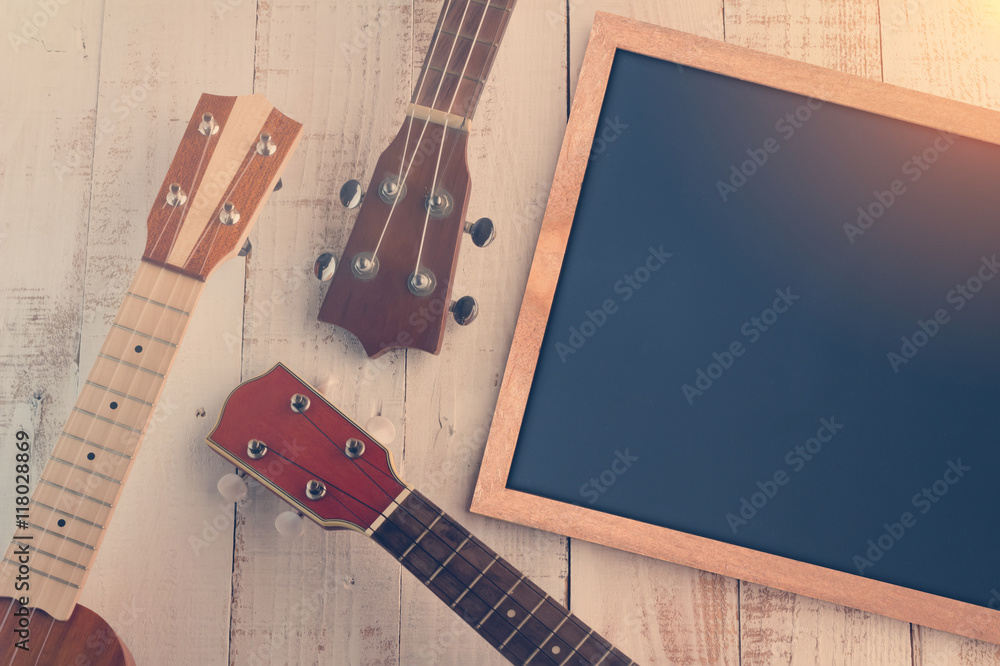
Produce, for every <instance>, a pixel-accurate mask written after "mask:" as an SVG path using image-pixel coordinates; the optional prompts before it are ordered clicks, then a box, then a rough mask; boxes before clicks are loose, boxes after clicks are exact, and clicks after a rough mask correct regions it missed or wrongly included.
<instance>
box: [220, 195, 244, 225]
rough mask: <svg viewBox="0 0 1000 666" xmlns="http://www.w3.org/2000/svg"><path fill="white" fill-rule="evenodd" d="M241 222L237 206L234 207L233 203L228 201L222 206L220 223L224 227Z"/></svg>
mask: <svg viewBox="0 0 1000 666" xmlns="http://www.w3.org/2000/svg"><path fill="white" fill-rule="evenodd" d="M239 221H240V213H239V211H237V210H236V206H234V205H233V202H232V201H227V202H226V203H224V204H222V210H221V211H219V222H222V223H223V224H224V225H226V226H227V227H228V226H232V225H234V224H236V223H237V222H239Z"/></svg>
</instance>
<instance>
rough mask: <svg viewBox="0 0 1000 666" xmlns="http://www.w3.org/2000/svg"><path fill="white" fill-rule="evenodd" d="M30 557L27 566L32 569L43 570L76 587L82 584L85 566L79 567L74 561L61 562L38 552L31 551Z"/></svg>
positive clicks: (85, 573)
mask: <svg viewBox="0 0 1000 666" xmlns="http://www.w3.org/2000/svg"><path fill="white" fill-rule="evenodd" d="M29 550H30V548H29ZM30 558H31V559H30V562H29V563H28V566H30V567H31V568H32V569H33V570H38V571H41V572H44V573H45V574H47V575H48V576H49V577H51V578H55V579H57V580H61V581H64V582H66V583H69V584H71V585H75V586H77V587H80V586H81V585H83V581H84V579H86V578H87V567H81V566H80V565H78V564H77V563H76V562H70V563H67V562H62V561H60V560H59V559H56V558H55V557H48V556H46V555H42V554H39V553H31V555H30Z"/></svg>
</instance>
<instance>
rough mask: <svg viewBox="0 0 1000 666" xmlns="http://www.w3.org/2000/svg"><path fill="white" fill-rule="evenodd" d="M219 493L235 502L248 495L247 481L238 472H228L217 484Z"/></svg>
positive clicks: (229, 500) (230, 501) (232, 502)
mask: <svg viewBox="0 0 1000 666" xmlns="http://www.w3.org/2000/svg"><path fill="white" fill-rule="evenodd" d="M216 487H217V488H218V489H219V494H220V495H222V496H223V497H224V498H226V501H227V502H229V503H231V504H234V503H236V502H239V501H240V500H241V499H243V498H244V497H246V496H247V492H248V490H247V482H246V481H244V480H243V479H242V478H241V477H240V476H239V475H237V474H232V473H229V474H226V475H224V476H223V477H222V478H221V479H219V483H218V485H217V486H216Z"/></svg>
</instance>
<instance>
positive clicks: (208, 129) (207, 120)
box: [198, 113, 219, 136]
mask: <svg viewBox="0 0 1000 666" xmlns="http://www.w3.org/2000/svg"><path fill="white" fill-rule="evenodd" d="M198 131H199V132H201V133H202V134H204V135H205V136H212V135H213V134H218V133H219V124H218V123H217V122H215V116H213V115H212V114H211V113H206V114H204V115H203V116H202V117H201V123H200V124H199V125H198Z"/></svg>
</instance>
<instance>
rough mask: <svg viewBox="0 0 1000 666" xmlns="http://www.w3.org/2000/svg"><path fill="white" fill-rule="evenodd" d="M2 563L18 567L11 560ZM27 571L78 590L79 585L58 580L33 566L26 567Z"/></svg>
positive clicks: (4, 559) (62, 579)
mask: <svg viewBox="0 0 1000 666" xmlns="http://www.w3.org/2000/svg"><path fill="white" fill-rule="evenodd" d="M3 561H4V562H6V563H7V564H12V565H14V566H19V565H18V563H17V562H15V561H13V560H9V559H7V558H6V557H5V558H3ZM28 570H29V571H31V572H32V573H36V574H38V575H39V576H44V577H46V578H51V579H52V580H54V581H56V582H57V583H62V584H63V585H68V586H70V587H72V588H73V589H75V590H79V589H80V584H79V583H74V582H72V581H68V580H66V579H64V578H59V577H58V576H53V575H52V574H50V573H46V572H45V571H42V570H40V569H36V568H35V567H33V566H30V565H28Z"/></svg>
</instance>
